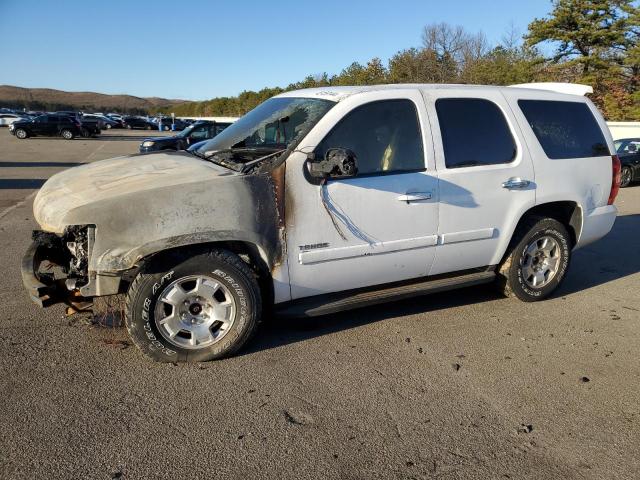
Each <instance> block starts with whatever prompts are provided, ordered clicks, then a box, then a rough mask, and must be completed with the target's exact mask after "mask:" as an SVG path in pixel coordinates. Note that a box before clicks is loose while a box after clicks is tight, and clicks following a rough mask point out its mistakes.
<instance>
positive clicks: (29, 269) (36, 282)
mask: <svg viewBox="0 0 640 480" xmlns="http://www.w3.org/2000/svg"><path fill="white" fill-rule="evenodd" d="M43 250H44V248H43V247H42V246H41V245H39V244H38V243H36V242H33V243H32V244H31V246H30V247H29V248H28V249H27V251H26V253H25V254H24V257H22V266H21V270H22V284H23V285H24V288H26V290H27V293H28V294H29V296H30V297H31V300H33V302H34V303H35V304H36V305H38V306H40V307H48V306H50V305H53V304H55V303H59V302H61V301H62V300H60V295H59V293H60V292H59V285H58V284H57V283H56V282H50V283H49V284H45V283H43V282H42V281H41V280H40V278H38V276H37V274H36V272H38V271H39V269H40V264H41V263H42V260H43V259H44V256H43V255H44V252H43Z"/></svg>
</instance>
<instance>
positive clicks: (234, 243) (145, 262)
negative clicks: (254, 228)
mask: <svg viewBox="0 0 640 480" xmlns="http://www.w3.org/2000/svg"><path fill="white" fill-rule="evenodd" d="M212 249H223V250H228V251H230V252H232V253H234V254H236V255H237V256H238V257H240V259H242V261H244V262H245V263H246V264H247V265H248V266H249V268H250V269H251V270H252V271H253V272H254V273H255V275H256V279H257V281H258V285H259V286H260V290H261V294H262V300H263V304H264V305H272V304H273V301H274V285H273V277H272V269H273V268H274V267H273V266H272V265H270V262H269V259H268V256H267V254H266V251H265V250H264V249H263V248H262V247H260V246H259V245H258V244H257V243H254V242H251V241H246V240H212V241H204V242H200V243H191V244H183V245H178V246H174V247H171V248H166V249H163V250H158V251H155V252H153V253H150V254H148V255H146V256H144V257H142V258H140V259H139V260H138V261H137V262H136V267H135V268H134V270H133V271H132V272H130V274H133V275H130V276H132V277H133V276H135V274H136V273H137V272H138V271H140V270H141V269H143V268H146V267H149V266H150V265H152V264H153V263H155V262H158V261H160V260H162V259H163V258H165V257H167V256H171V255H175V254H179V253H186V252H190V253H193V254H197V253H201V252H203V251H207V250H212Z"/></svg>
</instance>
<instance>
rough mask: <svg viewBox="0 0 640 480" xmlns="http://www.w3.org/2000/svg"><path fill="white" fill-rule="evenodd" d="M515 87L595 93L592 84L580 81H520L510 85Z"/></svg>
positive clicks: (576, 93) (577, 93) (573, 93)
mask: <svg viewBox="0 0 640 480" xmlns="http://www.w3.org/2000/svg"><path fill="white" fill-rule="evenodd" d="M509 87H513V88H533V89H535V90H547V91H550V92H558V93H568V94H571V95H582V96H584V95H586V94H587V93H593V87H592V86H590V85H582V84H579V83H563V82H538V83H535V82H534V83H520V84H518V85H509Z"/></svg>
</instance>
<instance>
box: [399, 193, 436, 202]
mask: <svg viewBox="0 0 640 480" xmlns="http://www.w3.org/2000/svg"><path fill="white" fill-rule="evenodd" d="M396 199H397V200H398V201H400V202H407V203H411V202H420V201H422V200H431V192H411V193H405V194H404V195H399V196H398V197H396Z"/></svg>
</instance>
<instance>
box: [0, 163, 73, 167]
mask: <svg viewBox="0 0 640 480" xmlns="http://www.w3.org/2000/svg"><path fill="white" fill-rule="evenodd" d="M78 165H85V163H83V162H0V168H13V167H31V168H37V167H58V168H67V167H77V166H78Z"/></svg>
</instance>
